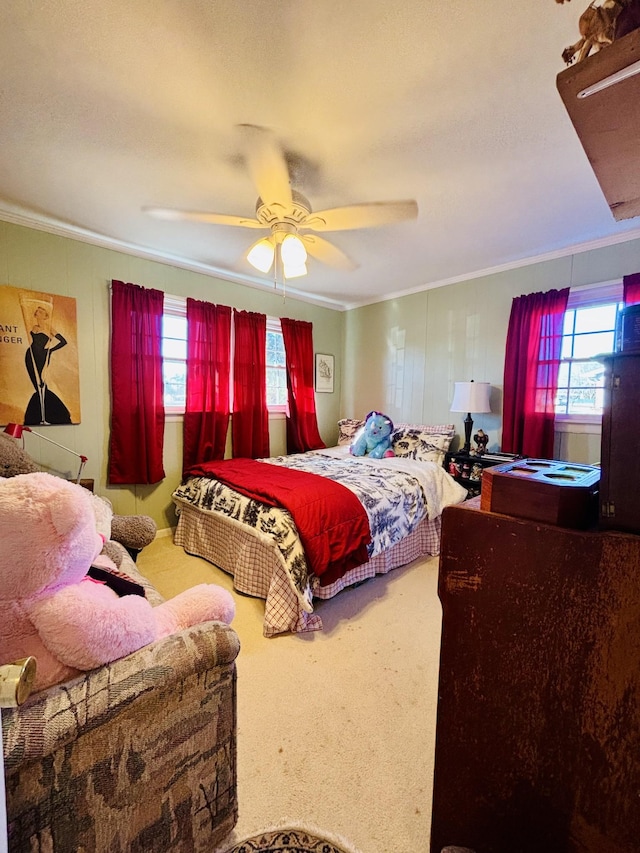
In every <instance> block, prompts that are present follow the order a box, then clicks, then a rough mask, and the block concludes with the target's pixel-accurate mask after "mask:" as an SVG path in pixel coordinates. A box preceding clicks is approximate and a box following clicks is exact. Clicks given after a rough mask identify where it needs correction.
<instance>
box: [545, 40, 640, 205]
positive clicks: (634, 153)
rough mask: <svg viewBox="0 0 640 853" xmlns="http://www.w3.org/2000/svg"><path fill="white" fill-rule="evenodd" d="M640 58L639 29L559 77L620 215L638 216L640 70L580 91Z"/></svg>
mask: <svg viewBox="0 0 640 853" xmlns="http://www.w3.org/2000/svg"><path fill="white" fill-rule="evenodd" d="M639 62H640V29H638V30H634V31H633V32H631V33H629V34H628V35H626V36H623V37H622V38H620V39H618V40H617V41H615V42H614V43H613V44H611V45H609V46H607V47H605V48H604V49H603V50H600V51H599V52H598V53H596V54H594V55H593V56H589V57H587V59H584V60H583V61H582V62H578V63H577V64H576V65H572V66H570V67H569V68H566V69H565V70H564V71H561V72H560V74H558V77H557V80H556V84H557V87H558V92H559V93H560V97H561V98H562V101H563V102H564V105H565V107H566V110H567V113H568V114H569V118H570V119H571V121H572V122H573V126H574V128H575V130H576V133H577V134H578V137H579V139H580V142H581V143H582V147H583V148H584V150H585V153H586V155H587V157H588V159H589V162H590V163H591V167H592V169H593V171H594V173H595V176H596V178H597V179H598V183H599V184H600V188H601V189H602V192H603V193H604V197H605V199H606V200H607V204H608V205H609V207H610V209H611V212H612V214H613V216H614V219H616V220H621V219H631V218H633V217H634V216H640V73H638V74H633V75H632V76H628V77H627V78H626V79H623V80H621V81H620V82H615V83H613V84H612V85H610V86H607V87H606V88H603V89H601V90H600V91H596V92H594V93H593V94H590V95H587V96H586V97H584V96H583V97H579V93H582V92H584V90H585V89H587V90H588V89H589V88H590V87H592V86H595V84H597V83H599V82H600V81H602V80H605V78H607V77H609V76H611V75H613V74H617V73H618V72H620V71H622V70H623V69H629V68H630V66H634V65H637V64H638V63H639ZM633 70H635V69H633Z"/></svg>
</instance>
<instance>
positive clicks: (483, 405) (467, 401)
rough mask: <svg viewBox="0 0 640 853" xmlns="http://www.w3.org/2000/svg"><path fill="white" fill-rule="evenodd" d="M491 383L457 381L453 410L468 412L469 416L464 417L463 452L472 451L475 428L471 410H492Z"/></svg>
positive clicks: (477, 411)
mask: <svg viewBox="0 0 640 853" xmlns="http://www.w3.org/2000/svg"><path fill="white" fill-rule="evenodd" d="M490 392H491V385H490V383H489V382H474V381H473V379H472V380H471V382H456V383H455V387H454V391H453V402H452V403H451V411H452V412H466V413H467V417H466V418H465V419H464V447H463V448H462V452H463V453H469V452H470V451H471V430H472V429H473V420H472V419H471V412H474V413H480V412H490V411H491V406H490V405H489V395H490Z"/></svg>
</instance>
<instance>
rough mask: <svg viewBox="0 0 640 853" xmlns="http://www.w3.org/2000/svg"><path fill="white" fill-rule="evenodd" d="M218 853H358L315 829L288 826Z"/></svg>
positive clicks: (344, 843)
mask: <svg viewBox="0 0 640 853" xmlns="http://www.w3.org/2000/svg"><path fill="white" fill-rule="evenodd" d="M218 853H358V851H357V850H356V848H355V847H353V846H352V845H351V844H349V842H348V841H346V840H345V839H343V838H338V837H337V836H334V835H331V834H329V833H325V832H322V830H317V829H304V828H302V827H295V826H288V827H281V828H275V829H267V830H265V831H264V832H260V833H258V834H257V835H254V836H252V837H251V838H246V839H244V840H243V841H238V842H236V843H235V844H234V845H233V847H227V848H224V850H223V849H221V850H219V851H218Z"/></svg>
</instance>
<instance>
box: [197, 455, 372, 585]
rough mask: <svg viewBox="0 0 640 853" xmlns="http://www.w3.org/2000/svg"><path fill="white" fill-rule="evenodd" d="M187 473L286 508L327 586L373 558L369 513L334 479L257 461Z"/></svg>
mask: <svg viewBox="0 0 640 853" xmlns="http://www.w3.org/2000/svg"><path fill="white" fill-rule="evenodd" d="M186 476H188V477H214V478H215V479H217V480H220V482H222V483H224V484H225V485H227V486H230V487H231V488H232V489H235V491H236V492H240V494H242V495H246V496H247V497H249V498H253V499H254V500H257V501H261V502H262V503H265V504H269V506H280V507H284V508H285V509H286V510H288V512H289V513H290V514H291V516H292V518H293V520H294V522H295V525H296V527H297V529H298V533H299V534H300V539H301V541H302V545H303V548H304V550H305V554H306V556H307V562H308V564H309V568H310V570H311V571H312V572H313V573H314V574H316V575H318V576H319V577H320V578H322V584H323V585H324V586H326V585H327V584H330V583H333V581H334V580H336V579H337V578H339V577H342V575H343V574H344V573H345V572H347V571H349V569H353V568H354V567H355V566H359V565H361V564H362V563H366V562H367V561H368V559H369V556H368V553H367V545H368V544H369V543H370V542H371V531H370V529H369V519H368V517H367V513H366V511H365V509H364V507H363V506H362V504H361V503H360V501H359V500H358V498H357V497H356V496H355V495H354V494H353V492H352V491H350V490H349V489H347V488H346V486H343V485H341V484H340V483H336V482H335V481H334V480H329V479H327V478H326V477H320V476H319V475H318V474H309V473H307V472H305V471H296V470H293V469H291V468H285V467H283V466H281V465H271V464H270V463H268V462H259V461H257V460H256V459H225V460H224V461H222V462H202V463H200V464H198V465H193V466H192V467H191V468H189V470H188V471H187V472H186Z"/></svg>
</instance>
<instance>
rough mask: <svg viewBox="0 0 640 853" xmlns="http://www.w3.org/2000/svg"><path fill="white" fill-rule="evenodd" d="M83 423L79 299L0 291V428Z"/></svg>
mask: <svg viewBox="0 0 640 853" xmlns="http://www.w3.org/2000/svg"><path fill="white" fill-rule="evenodd" d="M7 423H18V424H25V425H27V426H42V425H45V424H78V423H80V382H79V369H78V328H77V320H76V300H75V299H72V298H71V297H69V296H57V295H56V294H53V293H41V292H39V291H35V290H22V289H21V288H18V287H11V286H10V285H1V286H0V424H7Z"/></svg>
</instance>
